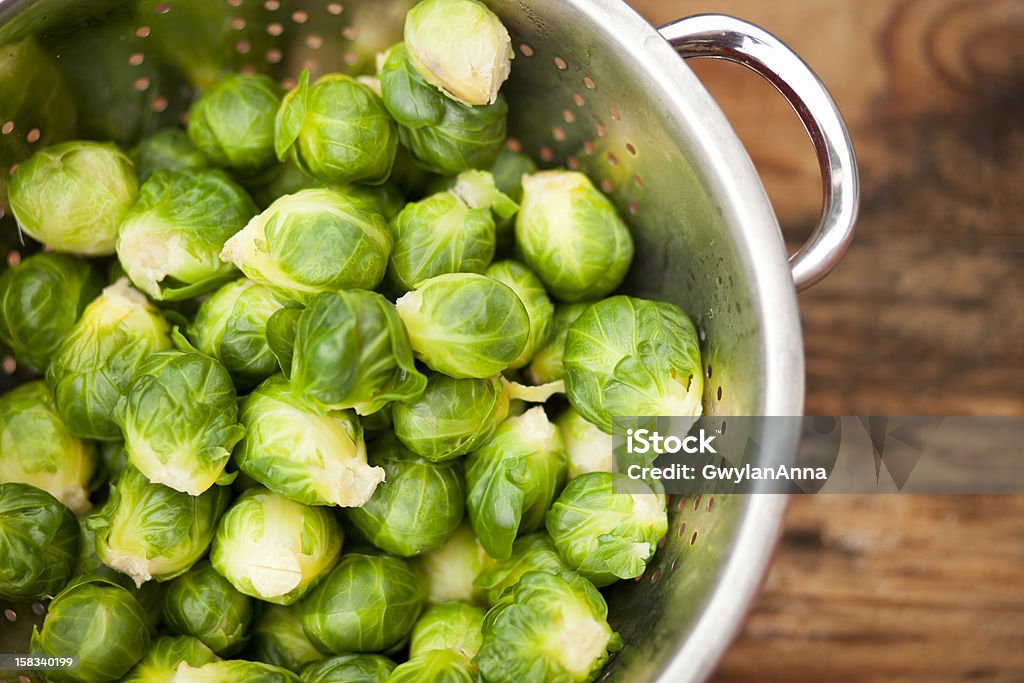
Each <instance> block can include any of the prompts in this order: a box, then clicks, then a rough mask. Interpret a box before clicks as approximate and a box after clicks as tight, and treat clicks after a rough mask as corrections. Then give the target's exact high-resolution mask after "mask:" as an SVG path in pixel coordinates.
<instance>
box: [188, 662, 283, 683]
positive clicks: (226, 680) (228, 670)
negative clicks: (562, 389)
mask: <svg viewBox="0 0 1024 683" xmlns="http://www.w3.org/2000/svg"><path fill="white" fill-rule="evenodd" d="M243 682H244V683H302V679H301V678H299V677H298V676H296V675H295V674H293V673H292V672H291V671H288V669H282V668H281V667H279V666H274V665H272V664H264V663H263V662H246V661H242V660H240V659H226V660H223V661H220V662H210V663H209V664H203V665H202V666H199V667H192V666H189V665H188V663H183V664H181V665H179V666H178V671H177V673H176V674H175V675H174V678H172V679H171V683H243Z"/></svg>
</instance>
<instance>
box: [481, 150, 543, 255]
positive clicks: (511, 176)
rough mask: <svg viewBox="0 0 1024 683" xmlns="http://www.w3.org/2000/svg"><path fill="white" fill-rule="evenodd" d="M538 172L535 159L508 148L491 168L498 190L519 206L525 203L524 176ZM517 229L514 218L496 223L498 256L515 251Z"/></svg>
mask: <svg viewBox="0 0 1024 683" xmlns="http://www.w3.org/2000/svg"><path fill="white" fill-rule="evenodd" d="M536 172H537V164H536V163H534V161H533V159H531V158H530V157H528V156H527V155H525V154H523V153H521V152H513V151H512V150H510V149H509V148H508V147H502V148H501V152H499V153H498V159H497V161H495V162H494V166H492V167H491V174H492V175H493V176H494V183H495V185H496V186H497V188H498V189H499V190H501V192H502V193H504V194H505V195H506V196H508V197H509V199H511V200H512V201H514V202H516V203H517V205H518V203H519V202H522V201H523V183H522V178H523V176H524V175H530V174H531V173H536ZM515 228H516V222H515V217H514V216H512V217H509V218H502V219H499V220H496V221H495V223H494V229H495V242H496V244H497V253H498V254H502V255H504V254H511V253H512V252H513V251H514V249H515V240H516V236H515Z"/></svg>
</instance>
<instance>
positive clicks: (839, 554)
mask: <svg viewBox="0 0 1024 683" xmlns="http://www.w3.org/2000/svg"><path fill="white" fill-rule="evenodd" d="M633 4H634V5H635V6H636V7H637V8H638V9H640V10H641V11H642V12H644V14H645V15H646V16H647V17H648V18H649V19H650V20H651V22H652V23H654V24H660V23H665V22H667V21H669V20H671V19H674V18H677V17H679V16H684V15H687V14H693V13H699V12H722V13H727V14H733V15H735V16H739V17H743V18H746V19H748V20H751V21H754V22H755V23H757V24H759V25H761V26H762V27H763V28H766V29H767V30H769V31H771V32H772V33H775V34H776V35H778V36H779V37H780V38H782V39H783V40H784V41H786V42H787V43H788V44H789V45H790V46H792V47H793V48H794V49H795V50H796V51H797V52H798V53H800V54H801V55H802V56H803V57H804V59H805V60H806V61H807V62H808V63H810V64H811V65H812V66H813V67H814V68H815V70H816V71H817V72H818V73H819V75H820V76H821V77H822V79H823V80H824V81H825V82H826V84H827V85H828V86H829V88H830V89H831V91H832V93H833V95H834V96H835V98H836V101H837V102H838V104H839V106H840V108H841V109H842V111H843V112H844V114H845V116H846V120H847V122H848V125H849V126H850V130H851V132H852V134H853V137H854V140H855V144H856V147H857V152H858V156H859V161H860V165H861V179H862V183H863V188H862V189H863V200H862V205H861V219H860V221H859V223H858V228H857V231H858V232H857V237H856V240H855V242H854V245H853V247H852V248H851V249H850V251H849V253H848V255H847V256H846V258H845V260H844V261H843V263H842V264H841V265H840V266H839V268H838V269H837V270H836V271H835V272H834V273H833V274H832V275H831V276H830V277H829V278H828V279H827V280H825V281H824V282H822V283H821V284H819V285H817V286H816V287H814V288H813V289H812V290H810V291H808V292H806V293H805V294H802V295H801V296H800V306H801V311H802V315H803V324H804V334H805V345H806V353H807V412H808V413H809V414H832V415H879V414H891V415H928V414H932V415H969V414H1005V415H1021V414H1024V2H1022V1H1021V0H1016V1H1012V0H775V1H774V2H764V0H715V1H714V2H712V1H710V0H686V1H685V2H684V1H682V0H633ZM691 64H692V66H693V67H694V69H695V70H696V71H697V73H698V75H699V76H700V77H701V78H702V79H703V80H704V81H705V83H706V84H707V85H708V88H709V89H710V90H711V92H712V93H713V94H714V95H715V97H716V98H717V99H718V101H719V102H720V103H721V104H722V107H723V109H724V110H725V111H726V114H727V115H728V116H729V118H730V119H731V121H732V122H733V124H734V126H735V128H736V130H737V131H738V133H739V134H740V137H741V138H742V139H743V141H744V143H745V144H746V145H747V148H748V150H749V151H750V154H751V156H752V157H753V159H754V162H755V164H756V165H757V167H758V170H759V171H760V173H761V176H762V178H763V179H764V182H765V186H766V187H767V189H768V192H769V195H770V196H771V197H772V200H773V202H774V204H775V207H776V211H777V213H778V216H779V219H780V221H781V222H782V224H783V225H784V226H785V229H786V235H787V239H789V240H791V241H792V243H793V246H794V247H795V245H797V244H798V243H799V242H800V241H801V240H802V239H803V238H804V237H805V236H806V235H807V233H808V232H809V231H810V229H811V227H812V226H813V225H814V223H815V222H816V219H817V215H818V210H819V203H820V191H819V182H820V181H819V178H818V170H817V166H816V161H815V158H814V155H813V153H812V151H811V148H810V144H809V142H807V140H806V137H805V134H804V133H803V130H802V128H801V127H800V125H799V123H798V122H797V119H796V118H795V116H794V115H793V113H792V112H791V111H790V110H789V108H788V106H787V105H786V104H785V103H784V102H783V101H782V100H781V98H780V97H779V96H778V95H777V94H776V93H775V92H774V91H773V90H772V89H771V87H770V86H768V85H766V84H765V83H763V82H761V81H760V79H759V78H758V77H757V76H755V75H753V74H751V73H749V72H746V71H745V70H744V69H742V68H741V67H738V66H735V65H732V64H727V63H723V62H717V61H715V62H712V61H708V60H704V61H701V62H691ZM1022 450H1024V446H1022ZM714 680H715V681H718V682H733V681H736V682H739V681H743V682H747V681H755V682H765V683H772V682H775V681H779V682H782V681H785V682H786V683H796V682H801V681H816V682H819V681H820V682H834V683H845V682H850V683H854V682H857V683H862V682H873V681H885V682H886V683H894V682H897V681H907V682H911V681H913V682H917V681H929V683H934V682H938V681H959V680H964V681H1007V682H1010V681H1014V682H1018V683H1019V682H1020V681H1024V497H1013V496H1002V497H995V496H991V497H982V496H976V497H971V496H960V497H955V496H949V497H940V496H913V497H912V496H806V497H802V498H798V499H795V500H794V501H793V505H792V507H791V510H790V514H789V518H788V521H787V527H786V532H785V535H784V538H783V541H782V545H781V547H780V549H779V553H778V556H777V558H776V561H775V564H774V565H773V568H772V570H771V572H770V574H769V577H768V579H767V582H766V585H765V588H764V592H763V594H762V595H761V597H760V599H759V601H758V603H757V605H756V607H755V608H754V611H753V613H752V614H751V616H750V618H749V620H748V621H747V623H746V626H745V627H744V630H743V632H742V634H741V635H740V636H739V638H738V640H737V641H736V643H735V644H734V646H733V647H732V649H731V650H730V652H729V654H728V655H727V656H726V658H725V660H724V661H723V663H722V665H721V667H720V670H719V672H718V674H717V676H716V677H715V678H714Z"/></svg>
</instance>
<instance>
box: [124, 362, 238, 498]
mask: <svg viewBox="0 0 1024 683" xmlns="http://www.w3.org/2000/svg"><path fill="white" fill-rule="evenodd" d="M116 412H117V421H118V423H119V424H120V425H121V429H122V431H123V433H124V443H125V449H126V450H127V451H128V461H129V462H131V464H132V465H134V466H135V467H137V468H138V469H139V471H140V472H142V473H143V474H144V475H146V477H148V478H149V480H150V481H152V482H153V483H154V484H163V485H165V486H169V487H171V488H172V489H174V490H175V491H183V492H185V493H188V494H191V495H193V496H198V495H199V494H201V493H202V492H203V491H206V490H207V489H209V488H210V487H211V486H213V485H214V484H216V483H220V484H229V483H231V480H232V479H233V477H232V476H231V475H228V474H225V472H224V467H225V466H226V465H227V464H228V458H229V457H231V449H232V448H234V447H235V444H236V443H238V441H239V440H240V439H241V438H242V437H243V436H244V435H245V429H244V428H243V427H242V426H241V425H240V424H238V403H237V402H236V397H235V386H234V385H233V384H232V383H231V376H230V375H228V371H227V370H225V369H224V366H223V365H221V364H220V363H218V362H217V361H216V360H214V359H213V358H210V357H209V356H207V355H204V354H201V353H196V352H185V351H173V350H172V351H161V352H159V353H154V354H153V355H152V356H150V357H149V358H147V359H146V360H145V361H143V362H142V364H141V365H139V368H138V370H136V372H135V375H134V376H133V377H132V380H131V383H130V384H129V385H128V389H127V391H126V392H125V395H124V397H123V398H122V399H121V401H120V402H118V404H117V411H116Z"/></svg>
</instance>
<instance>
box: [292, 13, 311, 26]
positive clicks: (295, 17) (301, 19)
mask: <svg viewBox="0 0 1024 683" xmlns="http://www.w3.org/2000/svg"><path fill="white" fill-rule="evenodd" d="M292 21H294V22H295V23H296V24H305V23H306V22H307V21H309V13H308V12H303V11H302V10H296V11H294V12H292Z"/></svg>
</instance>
